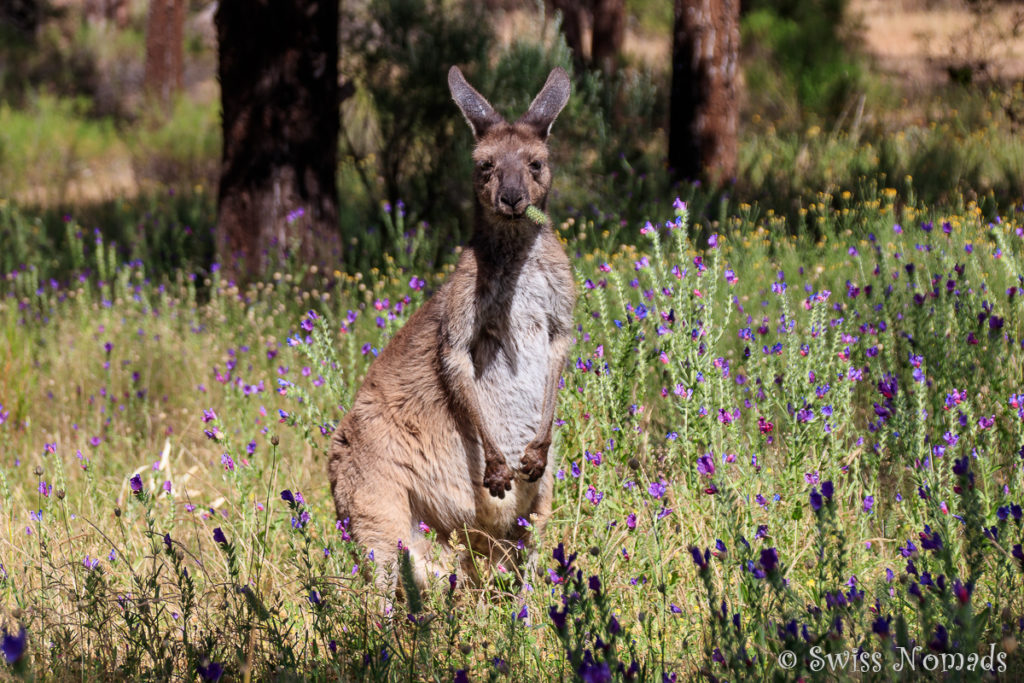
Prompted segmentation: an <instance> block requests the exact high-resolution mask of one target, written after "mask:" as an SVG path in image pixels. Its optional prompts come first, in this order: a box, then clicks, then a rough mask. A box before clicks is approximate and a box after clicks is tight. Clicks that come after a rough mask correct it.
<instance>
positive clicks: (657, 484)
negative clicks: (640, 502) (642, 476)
mask: <svg viewBox="0 0 1024 683" xmlns="http://www.w3.org/2000/svg"><path fill="white" fill-rule="evenodd" d="M713 468H714V465H712V469H713ZM698 469H699V465H698ZM667 483H668V482H666V481H665V480H664V479H661V480H660V481H652V482H651V483H650V485H649V486H648V487H647V493H649V494H650V495H651V497H652V498H655V499H657V500H660V499H661V497H662V496H664V495H665V492H666V491H667V490H668V486H667Z"/></svg>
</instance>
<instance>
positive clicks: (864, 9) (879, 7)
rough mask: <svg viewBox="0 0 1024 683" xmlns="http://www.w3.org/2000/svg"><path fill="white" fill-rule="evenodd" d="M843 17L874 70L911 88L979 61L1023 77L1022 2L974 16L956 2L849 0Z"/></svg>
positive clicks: (998, 73) (1006, 75) (1005, 75)
mask: <svg viewBox="0 0 1024 683" xmlns="http://www.w3.org/2000/svg"><path fill="white" fill-rule="evenodd" d="M848 21H849V23H850V26H851V29H852V30H854V31H855V35H857V36H858V37H859V39H862V40H863V41H864V42H863V47H864V50H865V52H867V54H868V55H869V56H871V57H873V58H875V60H876V63H877V65H878V66H879V68H880V69H881V70H883V71H886V72H889V73H891V74H892V75H894V76H897V77H898V78H899V80H902V81H903V82H904V84H905V85H906V86H907V88H908V90H910V91H914V90H918V89H923V88H927V87H928V86H931V85H935V84H936V83H941V82H943V81H944V80H945V79H948V78H949V71H950V68H951V67H952V68H954V69H955V68H958V67H962V66H967V65H970V66H981V65H984V66H985V68H986V69H987V70H988V71H989V72H990V73H991V74H992V76H993V77H995V78H999V79H1005V80H1011V79H1020V78H1024V2H1005V1H1004V2H1000V3H998V4H995V5H994V6H993V8H992V11H991V13H990V14H985V15H977V14H972V13H971V12H970V11H969V10H968V8H967V5H966V3H963V2H956V1H942V0H932V1H930V2H929V1H927V0H851V3H850V8H849V17H848Z"/></svg>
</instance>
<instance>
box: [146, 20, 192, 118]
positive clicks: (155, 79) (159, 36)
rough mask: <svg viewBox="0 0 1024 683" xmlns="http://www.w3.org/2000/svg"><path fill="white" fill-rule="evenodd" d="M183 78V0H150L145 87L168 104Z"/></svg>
mask: <svg viewBox="0 0 1024 683" xmlns="http://www.w3.org/2000/svg"><path fill="white" fill-rule="evenodd" d="M184 79H185V0H150V3H149V20H148V22H147V25H146V71H145V75H144V77H143V83H144V84H145V88H146V91H147V92H148V93H149V94H151V95H153V96H154V97H156V98H157V99H159V100H160V101H161V102H162V103H163V105H164V107H165V108H169V107H170V105H171V101H172V99H173V97H174V95H175V93H177V92H179V91H180V90H181V88H182V84H183V83H184Z"/></svg>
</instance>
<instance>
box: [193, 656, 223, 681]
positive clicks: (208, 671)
mask: <svg viewBox="0 0 1024 683" xmlns="http://www.w3.org/2000/svg"><path fill="white" fill-rule="evenodd" d="M196 671H197V672H198V673H199V675H200V677H202V679H203V680H204V681H211V683H216V682H217V681H219V680H220V678H221V676H223V675H224V667H223V666H222V665H221V664H220V663H219V662H211V661H209V660H204V661H203V663H201V664H200V665H199V666H198V667H196Z"/></svg>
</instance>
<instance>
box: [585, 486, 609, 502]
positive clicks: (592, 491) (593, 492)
mask: <svg viewBox="0 0 1024 683" xmlns="http://www.w3.org/2000/svg"><path fill="white" fill-rule="evenodd" d="M584 495H585V496H586V497H587V500H589V501H590V502H591V503H593V504H594V505H597V504H598V503H600V502H601V499H602V498H604V494H603V493H601V492H600V491H598V490H597V489H596V488H595V487H594V485H593V484H591V485H590V486H589V487H587V492H586V493H585V494H584Z"/></svg>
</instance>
